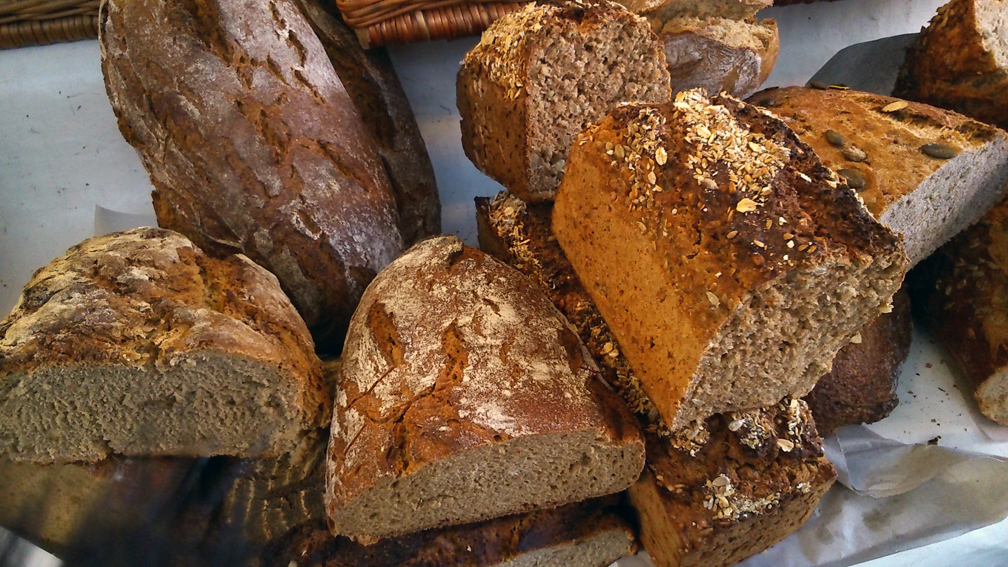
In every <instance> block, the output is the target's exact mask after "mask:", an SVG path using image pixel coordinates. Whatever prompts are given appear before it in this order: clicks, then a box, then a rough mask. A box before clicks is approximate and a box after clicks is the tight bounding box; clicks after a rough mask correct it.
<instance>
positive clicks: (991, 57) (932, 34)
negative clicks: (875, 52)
mask: <svg viewBox="0 0 1008 567" xmlns="http://www.w3.org/2000/svg"><path fill="white" fill-rule="evenodd" d="M893 94H895V95H896V96H900V97H904V98H907V99H910V100H917V101H920V102H926V103H928V104H933V105H935V106H940V107H942V108H948V109H950V110H955V111H956V112H961V113H963V114H965V115H967V116H971V117H973V118H976V119H977V120H982V121H984V122H987V123H989V124H996V125H998V126H1000V127H1001V128H1008V0H952V1H951V2H949V3H948V4H946V5H944V6H942V7H941V8H939V9H938V13H937V14H936V15H935V17H934V18H932V19H931V22H930V23H929V24H928V25H927V27H925V28H924V29H923V30H921V34H920V37H918V38H917V41H916V42H915V43H914V45H913V46H912V47H911V48H910V49H909V50H907V54H906V59H905V60H904V62H903V67H902V68H901V69H900V75H899V77H898V78H897V80H896V87H895V89H894V91H893Z"/></svg>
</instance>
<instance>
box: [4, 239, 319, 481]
mask: <svg viewBox="0 0 1008 567" xmlns="http://www.w3.org/2000/svg"><path fill="white" fill-rule="evenodd" d="M330 412H331V401H330V398H329V396H328V395H327V394H326V392H325V391H324V390H323V384H322V365H321V362H320V361H319V359H318V357H316V356H315V353H314V351H313V348H312V341H311V337H310V336H309V334H308V330H307V328H305V325H304V322H303V321H301V319H300V317H298V314H297V312H296V311H295V310H294V307H293V306H292V305H291V303H290V301H289V300H288V299H287V296H285V295H284V294H283V292H282V291H281V290H280V286H279V285H278V284H277V280H276V278H275V277H274V276H273V275H272V274H270V273H269V272H267V271H266V270H264V269H263V268H261V267H259V266H258V265H256V264H254V263H253V262H251V261H250V260H249V259H248V258H245V257H244V256H240V255H235V256H230V257H227V258H225V259H223V260H218V259H214V258H210V257H207V256H205V255H204V254H203V252H201V251H200V250H199V248H197V247H196V246H194V245H193V244H192V243H191V242H190V241H189V240H187V239H186V238H185V237H183V236H182V235H180V234H177V233H173V232H171V231H167V230H162V229H134V230H131V231H127V232H123V233H114V234H112V235H109V236H105V237H96V238H92V239H89V240H86V241H84V242H82V243H81V244H78V245H77V246H74V247H72V248H70V249H69V250H67V254H66V256H64V257H62V258H57V259H56V260H53V261H52V262H51V263H50V264H49V265H48V266H46V267H44V268H42V269H40V270H38V271H37V272H35V274H34V275H33V276H32V279H31V280H30V281H29V282H28V284H27V285H26V286H25V288H24V291H23V293H22V295H21V298H20V300H19V302H18V304H17V306H16V307H15V308H14V311H13V312H11V314H10V315H8V316H7V317H6V318H5V319H3V320H2V321H0V455H3V456H6V457H8V458H11V459H14V460H18V461H32V462H39V463H47V462H66V461H91V462H93V461H99V460H102V459H104V458H105V457H107V456H108V455H110V454H113V453H115V454H121V455H192V456H207V455H237V456H270V455H278V454H280V453H282V452H284V451H287V450H289V449H290V446H291V445H292V444H293V443H294V441H295V440H296V439H297V438H299V437H300V436H301V434H302V432H304V431H308V430H311V429H314V428H316V427H319V426H320V425H324V424H325V423H327V422H328V421H329V418H330Z"/></svg>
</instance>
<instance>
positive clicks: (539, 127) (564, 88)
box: [457, 0, 671, 201]
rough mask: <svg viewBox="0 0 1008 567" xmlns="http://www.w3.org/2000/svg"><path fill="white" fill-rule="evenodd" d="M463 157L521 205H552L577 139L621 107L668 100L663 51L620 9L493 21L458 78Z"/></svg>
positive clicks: (541, 11) (590, 6)
mask: <svg viewBox="0 0 1008 567" xmlns="http://www.w3.org/2000/svg"><path fill="white" fill-rule="evenodd" d="M457 91H458V92H457V101H458V108H459V113H460V114H461V116H462V148H463V149H464V150H465V153H466V155H467V156H468V157H469V159H470V160H472V162H473V163H474V164H476V167H478V168H479V169H480V170H482V171H483V172H484V173H486V174H487V175H489V176H490V177H492V178H494V179H496V180H497V181H499V182H501V183H502V184H504V185H505V186H506V187H507V188H508V189H509V190H511V191H512V192H514V193H515V194H516V195H519V196H520V197H522V198H523V199H525V200H531V201H543V200H552V198H553V193H554V192H555V191H556V187H557V184H559V182H560V178H561V177H562V175H563V169H564V162H565V160H566V159H567V152H568V151H569V150H570V145H571V143H572V142H573V141H574V138H575V136H577V135H578V133H580V132H581V130H583V129H584V128H585V126H587V125H588V124H590V123H592V122H594V121H596V120H598V119H600V118H602V117H603V116H605V113H606V112H607V111H608V110H609V108H610V107H611V106H612V105H613V104H615V103H618V102H622V101H645V102H660V101H663V100H667V99H668V98H669V96H670V94H671V93H670V91H669V75H668V71H667V70H666V68H665V56H664V55H663V54H662V44H661V42H660V41H659V40H658V38H657V37H656V36H655V34H654V33H653V32H652V31H651V28H650V26H649V24H648V22H647V21H646V20H645V19H643V18H641V17H639V16H636V15H634V14H632V13H630V12H628V11H627V10H625V9H624V8H623V7H622V6H619V5H618V4H612V3H609V2H606V1H605V0H602V1H601V2H595V1H591V2H584V3H581V2H561V3H559V4H535V3H533V4H529V5H528V6H526V7H525V8H523V9H521V10H518V11H517V12H513V13H511V14H508V15H507V16H504V17H503V18H501V19H500V20H498V21H496V22H494V24H493V25H491V26H490V27H489V28H488V29H487V30H486V31H485V32H483V38H482V39H481V40H480V42H479V44H478V45H477V46H476V47H474V48H473V49H472V51H470V52H469V53H468V54H466V57H465V60H464V61H463V62H462V69H461V70H460V71H459V74H458V82H457Z"/></svg>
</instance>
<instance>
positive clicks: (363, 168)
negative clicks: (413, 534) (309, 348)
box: [99, 0, 402, 352]
mask: <svg viewBox="0 0 1008 567" xmlns="http://www.w3.org/2000/svg"><path fill="white" fill-rule="evenodd" d="M99 19H100V26H99V27H100V30H99V34H100V42H101V48H102V71H103V73H104V76H105V85H106V90H107V91H108V94H109V100H110V102H111V103H112V108H113V110H114V111H115V113H116V117H117V118H118V121H119V130H120V131H121V132H122V134H123V136H124V137H125V138H126V140H127V141H128V142H129V143H130V144H132V145H133V147H134V148H136V149H137V152H138V153H139V155H140V159H141V161H143V163H144V167H145V168H146V169H147V172H148V173H149V174H150V176H151V182H152V183H153V184H154V193H153V199H154V210H155V212H156V213H157V216H158V224H159V225H160V226H162V227H165V228H170V229H172V230H177V231H179V232H181V233H183V234H185V235H186V236H187V237H189V238H190V239H192V240H193V242H194V243H196V245H197V246H200V247H201V248H203V249H204V250H205V251H206V252H207V253H209V254H214V255H227V254H233V253H239V252H240V253H243V254H246V255H248V256H249V257H250V258H252V260H253V261H255V262H257V263H259V264H261V265H263V266H264V267H266V268H267V269H268V270H270V271H271V272H273V273H274V274H276V276H277V278H278V279H279V280H280V284H281V286H282V287H283V289H284V291H285V292H286V293H287V294H288V296H290V298H291V302H292V303H294V305H295V307H297V309H298V312H299V313H300V314H301V316H302V317H303V318H304V319H305V322H306V323H307V325H308V328H309V329H311V330H312V333H313V336H314V337H315V342H316V346H317V347H318V348H319V350H320V351H322V352H334V351H338V349H339V348H340V346H341V343H342V340H343V336H344V334H345V332H346V325H347V323H348V321H349V318H350V315H351V314H352V313H353V309H354V307H355V306H356V304H357V301H358V299H359V298H360V295H361V293H363V291H364V288H365V287H366V286H367V284H368V282H370V280H371V278H373V277H374V274H375V273H377V272H378V270H380V269H381V268H382V267H383V266H384V265H386V264H387V263H389V262H391V261H392V260H393V259H394V258H395V257H396V256H397V255H399V254H400V253H401V252H402V237H401V236H400V233H399V229H398V222H399V219H398V217H397V214H396V203H395V199H394V196H393V194H392V189H391V187H390V185H389V181H388V178H387V177H386V175H385V170H384V168H383V166H382V162H381V158H380V157H379V155H378V153H377V152H376V151H375V147H374V143H373V141H372V140H371V138H370V135H369V133H368V131H367V129H366V127H365V126H364V124H363V122H361V119H360V117H359V116H358V114H357V111H356V110H355V108H354V105H353V102H352V101H351V100H350V98H349V97H348V96H347V94H346V91H345V90H344V88H343V86H342V85H341V84H340V81H339V78H338V77H337V76H336V73H335V72H334V71H333V68H332V64H331V63H330V62H329V59H328V58H327V57H326V53H325V50H324V49H323V48H322V45H321V44H320V43H319V40H318V38H317V37H316V36H315V33H314V32H313V31H312V29H311V26H309V25H308V22H307V21H306V20H305V19H304V16H302V15H301V13H300V12H299V11H298V8H297V6H296V5H295V4H294V3H293V1H292V0H272V1H270V2H268V3H265V2H256V1H253V0H181V1H168V0H130V1H128V2H126V1H122V0H108V1H106V2H104V3H103V4H102V9H101V14H100V18H99ZM263 30H265V33H264V31H263Z"/></svg>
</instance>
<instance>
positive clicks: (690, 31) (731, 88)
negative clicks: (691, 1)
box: [651, 17, 780, 98]
mask: <svg viewBox="0 0 1008 567" xmlns="http://www.w3.org/2000/svg"><path fill="white" fill-rule="evenodd" d="M651 25H652V27H654V30H655V32H656V33H657V34H658V37H659V38H661V40H662V42H663V43H664V44H665V49H664V51H665V61H666V63H667V64H668V70H669V76H670V79H671V84H672V93H673V94H676V93H679V92H682V91H686V90H690V89H694V88H702V89H704V90H705V91H707V94H708V95H710V96H713V95H716V94H718V93H721V92H726V93H728V94H730V95H733V96H737V97H739V98H745V97H747V96H749V95H751V94H752V93H754V92H756V89H758V88H759V86H760V85H762V84H763V82H764V81H766V79H767V77H769V76H770V72H771V71H773V67H774V64H775V63H776V62H777V52H778V50H779V49H780V37H779V36H778V34H777V22H776V21H774V20H763V21H761V22H759V23H756V22H755V21H736V20H729V19H726V18H720V17H708V18H696V17H678V18H671V19H668V20H658V19H653V20H651Z"/></svg>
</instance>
